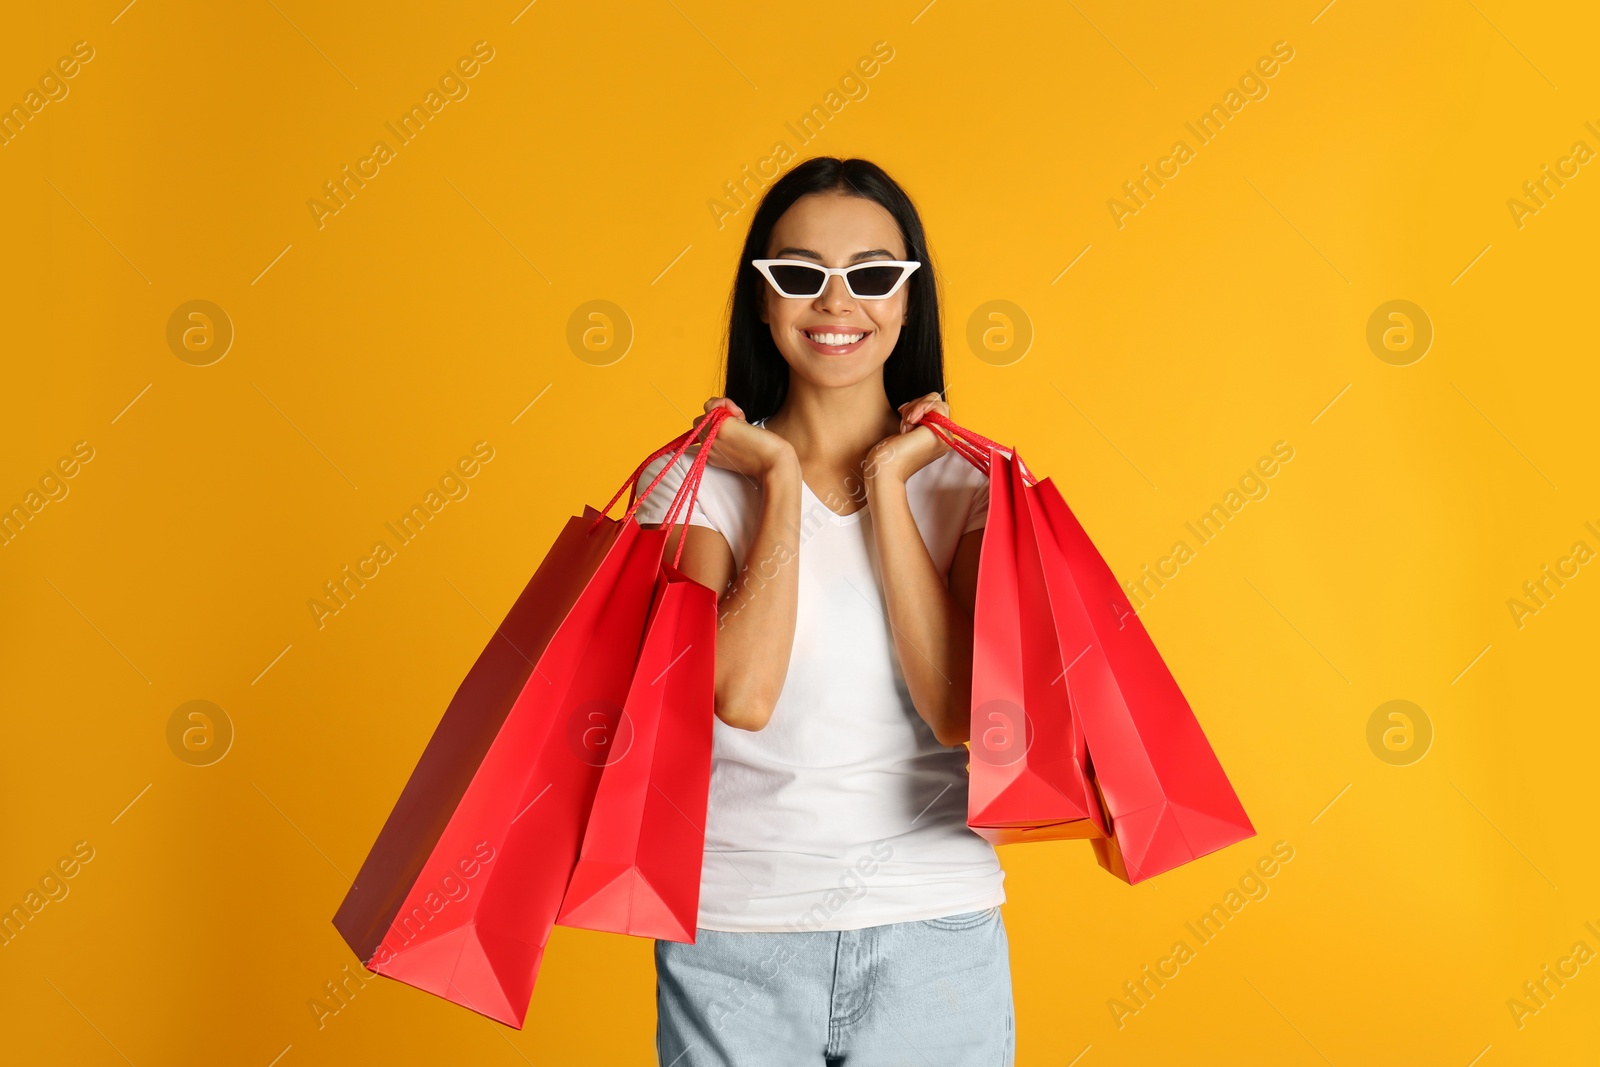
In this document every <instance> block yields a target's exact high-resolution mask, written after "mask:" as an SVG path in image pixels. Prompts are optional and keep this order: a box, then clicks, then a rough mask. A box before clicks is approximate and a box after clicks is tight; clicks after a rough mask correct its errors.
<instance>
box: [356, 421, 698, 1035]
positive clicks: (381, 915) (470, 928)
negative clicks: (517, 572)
mask: <svg viewBox="0 0 1600 1067" xmlns="http://www.w3.org/2000/svg"><path fill="white" fill-rule="evenodd" d="M696 433H697V431H695V430H691V431H689V432H687V433H686V434H684V435H683V436H682V437H680V438H678V439H677V440H676V441H675V442H673V443H672V444H670V445H668V446H666V447H664V448H663V449H660V450H658V451H657V452H656V454H655V455H654V456H652V457H650V459H647V460H645V463H644V464H641V465H640V467H639V468H636V469H635V471H634V474H633V477H632V478H630V480H629V482H628V485H629V488H630V506H629V510H628V514H627V515H626V516H624V517H623V518H622V519H621V520H613V519H611V518H610V517H609V515H607V512H608V511H609V510H610V508H611V506H612V505H613V504H615V503H616V501H617V499H618V497H620V495H621V492H622V490H621V489H618V491H617V493H616V494H615V495H613V497H612V498H611V501H610V503H608V504H607V505H606V507H605V509H603V510H599V511H597V510H596V509H594V508H592V507H585V509H584V513H583V515H581V516H574V517H573V518H571V519H569V520H568V522H567V525H566V527H565V529H563V531H562V533H561V536H560V537H559V538H558V539H557V541H556V543H555V545H554V546H553V547H552V548H551V550H550V552H549V553H548V554H547V555H546V557H545V559H544V561H543V562H542V563H541V564H540V565H539V568H538V570H537V572H536V573H535V574H534V576H533V579H532V580H531V581H530V582H529V583H528V586H527V588H526V589H524V590H523V593H522V595H521V596H520V597H518V599H517V602H516V603H515V604H514V605H513V606H512V608H511V611H510V612H509V614H508V615H507V616H506V619H505V621H504V622H502V623H501V625H500V627H499V629H498V630H497V631H496V632H495V634H494V636H493V637H492V638H491V639H490V641H489V644H488V646H487V647H486V648H485V649H484V651H483V653H482V654H481V655H480V656H479V657H478V660H477V662H476V663H475V664H474V665H473V667H472V670H471V671H470V672H469V673H468V675H467V677H466V679H465V680H464V681H463V682H462V683H461V686H460V688H459V689H458V690H457V691H456V695H455V697H454V699H453V700H452V701H451V703H450V706H449V708H448V709H447V710H446V712H445V714H444V717H443V719H441V721H440V723H439V726H438V727H437V729H435V731H434V734H433V737H432V739H431V740H430V741H429V742H428V746H427V748H426V750H425V751H424V752H423V754H422V758H421V760H420V761H419V762H418V764H417V767H416V769H415V770H414V771H413V772H412V775H411V778H410V780H409V781H408V782H407V783H406V786H405V789H404V791H403V792H402V793H401V796H400V799H399V801H398V802H397V803H396V805H395V808H394V810H393V812H392V813H391V814H390V816H389V819H388V821H387V822H386V823H385V824H384V827H383V830H382V832H381V833H380V834H379V836H378V839H377V842H376V843H375V844H374V845H373V847H372V850H371V852H370V853H369V854H368V856H367V859H366V862H365V863H364V864H363V865H362V867H361V870H360V872H359V873H358V874H357V876H356V880H355V883H354V884H353V885H352V887H351V889H350V891H349V894H348V895H347V896H346V897H345V899H344V902H343V903H342V904H341V906H340V908H339V910H338V913H337V914H336V915H335V916H334V925H335V926H336V927H337V928H338V930H339V932H340V933H341V934H342V935H343V936H344V938H345V940H346V942H347V943H348V944H349V945H350V947H351V948H352V949H353V950H354V951H355V953H356V954H357V956H358V957H359V958H360V959H361V961H362V963H363V964H365V965H366V966H367V968H368V969H369V970H372V971H375V972H377V973H379V974H383V975H387V976H389V977H391V978H395V979H397V980H399V981H402V982H405V983H407V984H409V985H413V986H416V987H417V988H419V989H423V990H426V991H428V992H430V993H435V994H437V995H439V996H441V997H444V998H445V999H447V1000H450V1001H452V1002H454V1003H457V1004H460V1005H462V1006H464V1007H467V1008H470V1009H472V1010H473V1011H476V1012H479V1013H481V1014H483V1015H486V1016H488V1017H489V1018H492V1019H496V1020H499V1021H500V1022H504V1023H507V1024H510V1025H512V1026H515V1027H518V1028H520V1027H521V1026H522V1023H523V1020H524V1019H525V1018H526V1015H527V1010H528V1004H529V1001H530V999H531V997H532V993H533V983H534V979H535V977H536V976H537V974H538V969H539V964H540V961H541V959H542V958H543V955H544V948H545V944H546V942H547V940H548V938H549V935H550V930H551V927H552V926H553V924H554V921H555V916H556V912H557V910H558V908H559V906H560V902H561V898H562V895H563V894H564V892H565V891H566V886H567V881H568V879H569V878H570V876H571V873H572V867H573V864H574V863H575V861H576V859H577V855H578V849H579V846H580V843H581V840H582V834H583V827H584V822H585V819H586V817H587V815H588V810H589V805H590V803H591V801H592V800H593V796H594V790H595V787H596V785H597V783H598V780H599V773H600V767H599V766H596V765H595V764H594V763H593V762H592V761H590V760H587V759H584V758H582V742H581V734H582V731H583V729H584V728H585V724H586V723H587V722H588V721H589V720H590V718H591V717H592V716H593V715H595V714H599V715H602V716H604V715H608V714H609V715H611V716H612V717H613V718H615V715H616V711H617V709H620V707H621V705H622V703H623V701H624V700H625V698H626V695H627V690H628V685H629V681H630V680H631V678H632V674H633V668H634V665H635V663H636V661H637V658H638V653H639V643H640V640H641V638H642V635H643V632H644V628H645V622H646V618H647V615H648V612H649V609H650V605H651V601H652V598H653V589H654V584H655V581H656V576H657V574H658V573H659V571H660V568H661V557H662V555H663V553H664V551H665V541H666V536H667V534H666V531H664V530H644V529H642V528H641V527H640V526H639V524H638V523H637V522H636V521H635V520H634V518H633V512H634V511H635V510H636V509H637V507H638V503H639V500H641V499H643V497H637V498H635V497H634V494H633V492H632V487H633V478H637V476H638V474H639V471H640V470H642V469H643V467H644V465H645V464H648V463H649V462H651V460H653V459H654V458H656V456H659V455H661V454H662V453H663V452H666V451H669V450H673V449H676V451H675V452H674V458H676V455H678V454H681V452H682V450H684V449H686V448H687V447H688V446H689V444H690V443H691V442H692V440H693V439H694V437H695V436H696ZM659 480H660V479H657V480H656V482H652V483H651V484H650V486H649V487H648V488H647V489H646V490H645V493H646V494H648V493H649V491H650V490H651V489H654V488H655V485H656V484H657V482H659Z"/></svg>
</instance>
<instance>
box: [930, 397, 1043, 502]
mask: <svg viewBox="0 0 1600 1067" xmlns="http://www.w3.org/2000/svg"><path fill="white" fill-rule="evenodd" d="M917 422H918V425H921V426H926V427H928V429H930V430H932V431H933V432H934V433H935V434H936V435H937V436H938V437H939V438H940V439H941V440H943V441H944V442H945V444H947V445H949V446H950V447H951V448H953V449H955V451H956V452H958V453H960V454H961V456H962V458H964V459H965V460H966V461H967V462H968V463H971V464H972V465H973V466H974V467H977V468H978V469H979V470H980V471H982V472H983V473H984V474H990V473H991V472H990V470H989V449H991V448H993V449H995V450H997V451H999V452H1002V453H1004V454H1005V455H1008V456H1010V457H1011V458H1012V459H1014V460H1016V462H1017V466H1018V467H1020V468H1021V470H1022V478H1023V481H1025V482H1026V483H1027V484H1028V485H1037V484H1038V482H1039V479H1037V478H1035V477H1034V476H1033V472H1032V471H1030V470H1029V469H1028V465H1027V464H1026V463H1024V462H1023V461H1022V457H1021V456H1019V455H1017V450H1016V449H1014V448H1008V447H1006V446H1005V445H1002V444H1001V443H1000V442H998V441H991V440H990V439H989V438H987V437H985V436H983V434H981V433H978V432H977V431H976V430H969V429H967V428H966V427H965V426H960V425H957V424H956V423H955V422H953V421H951V420H950V419H948V418H946V417H945V416H943V415H941V414H939V413H938V412H937V411H929V412H926V413H925V414H924V415H923V416H922V418H921V419H919V420H917Z"/></svg>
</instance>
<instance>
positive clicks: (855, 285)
mask: <svg viewBox="0 0 1600 1067" xmlns="http://www.w3.org/2000/svg"><path fill="white" fill-rule="evenodd" d="M904 271H905V268H904V267H862V268H860V269H859V270H853V271H851V272H850V289H851V291H852V292H854V293H855V294H856V295H857V296H884V295H886V294H887V293H888V292H889V290H891V289H893V288H894V284H895V282H898V281H899V280H900V276H901V274H903V273H904Z"/></svg>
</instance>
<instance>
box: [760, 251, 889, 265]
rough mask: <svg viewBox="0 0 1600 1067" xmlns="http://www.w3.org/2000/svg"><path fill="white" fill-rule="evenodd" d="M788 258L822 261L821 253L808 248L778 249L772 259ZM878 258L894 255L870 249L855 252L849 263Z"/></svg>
mask: <svg viewBox="0 0 1600 1067" xmlns="http://www.w3.org/2000/svg"><path fill="white" fill-rule="evenodd" d="M789 256H805V257H807V258H809V259H815V260H817V261H818V262H821V260H822V253H820V252H813V251H812V250H811V249H809V248H780V249H778V254H777V255H776V256H774V257H773V258H774V259H784V258H787V257H789ZM878 256H883V257H885V258H888V259H893V258H894V253H893V252H891V251H889V250H888V249H887V248H872V249H868V250H867V251H865V252H857V253H856V254H855V255H853V256H851V257H850V262H851V263H855V262H857V261H859V260H863V259H874V258H876V257H878Z"/></svg>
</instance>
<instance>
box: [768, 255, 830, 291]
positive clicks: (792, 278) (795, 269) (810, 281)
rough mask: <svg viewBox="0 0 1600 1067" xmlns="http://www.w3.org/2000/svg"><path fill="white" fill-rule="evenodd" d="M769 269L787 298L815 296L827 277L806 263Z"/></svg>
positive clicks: (788, 264)
mask: <svg viewBox="0 0 1600 1067" xmlns="http://www.w3.org/2000/svg"><path fill="white" fill-rule="evenodd" d="M768 269H769V270H770V271H771V272H772V278H773V280H774V281H776V282H777V283H778V288H779V289H781V290H783V294H784V295H785V296H815V295H816V294H817V293H818V292H820V291H821V289H822V282H823V280H824V279H825V278H826V277H827V275H825V274H824V273H823V272H822V271H820V270H818V269H817V268H816V267H808V266H806V265H805V264H804V263H775V264H773V265H772V266H771V267H769V268H768Z"/></svg>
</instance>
